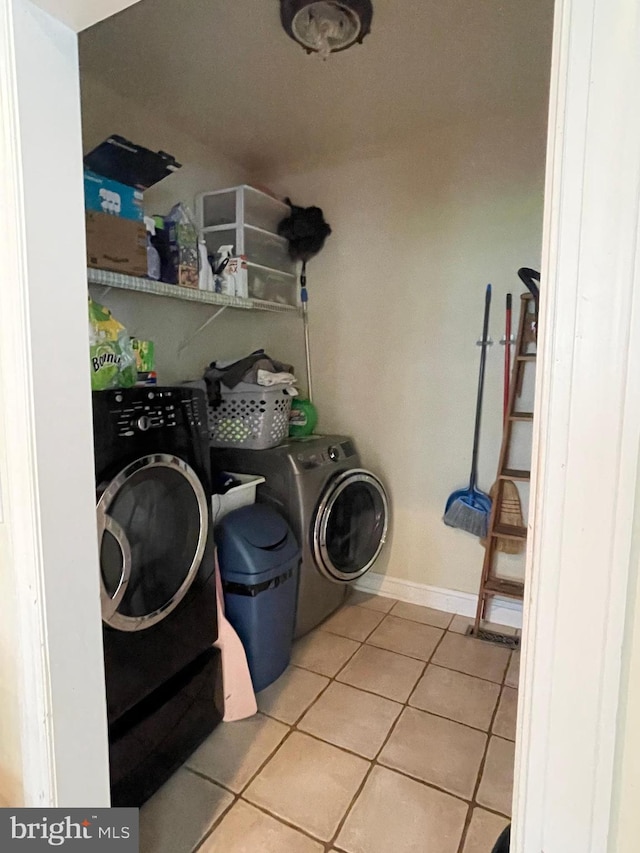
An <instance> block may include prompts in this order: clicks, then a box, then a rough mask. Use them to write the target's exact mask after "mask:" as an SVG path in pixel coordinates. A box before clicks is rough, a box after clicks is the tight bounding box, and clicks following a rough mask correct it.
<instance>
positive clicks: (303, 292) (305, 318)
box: [300, 261, 313, 403]
mask: <svg viewBox="0 0 640 853" xmlns="http://www.w3.org/2000/svg"><path fill="white" fill-rule="evenodd" d="M300 302H301V303H302V326H303V329H304V354H305V358H306V362H307V399H308V400H309V402H310V403H313V389H312V387H311V344H310V342H309V313H308V303H309V294H308V293H307V262H306V261H303V262H302V271H301V272H300Z"/></svg>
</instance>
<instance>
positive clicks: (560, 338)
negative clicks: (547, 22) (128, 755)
mask: <svg viewBox="0 0 640 853" xmlns="http://www.w3.org/2000/svg"><path fill="white" fill-rule="evenodd" d="M101 2H102V4H103V9H104V15H108V14H109V13H110V12H111V11H113V0H94V2H93V3H92V10H93V13H94V14H95V13H96V11H95V10H96V9H97V8H98V7H99V6H100V5H101ZM26 3H27V0H0V10H1V14H0V24H2V30H1V31H0V34H1V36H2V39H3V43H2V44H0V51H1V49H2V48H3V47H5V46H7V45H8V46H11V44H12V39H14V37H15V36H14V34H13V33H12V29H11V15H10V11H11V8H12V6H13V5H16V6H24V5H25V4H26ZM68 3H69V0H66V2H65V0H46V5H47V7H48V9H49V10H50V11H52V12H56V7H59V9H60V14H61V18H62V19H63V20H64V14H65V13H68ZM121 5H122V6H124V5H129V4H128V3H126V0H125V1H124V2H122V4H121ZM63 7H67V8H66V9H65V8H63ZM556 7H557V8H556V26H555V35H554V51H553V66H552V91H551V96H552V97H551V110H550V134H549V147H548V164H547V187H546V189H547V191H546V202H545V233H544V258H543V294H544V296H543V300H542V316H541V328H540V337H539V349H540V353H541V355H540V361H539V368H538V384H537V409H536V411H537V418H536V424H535V446H534V453H535V456H534V477H533V484H532V485H533V492H534V513H535V515H534V521H535V527H534V528H533V529H532V535H531V536H530V540H529V553H528V590H529V597H528V602H527V606H526V607H525V632H524V656H523V673H522V677H521V710H520V715H519V721H518V731H519V735H518V744H517V768H516V770H517V772H516V795H515V814H514V822H515V826H514V844H513V849H514V851H515V853H540V851H544V853H604V851H605V850H606V839H607V835H608V830H609V821H610V803H611V787H612V774H613V756H614V747H615V722H616V715H617V709H618V693H619V678H620V671H619V670H620V649H621V643H622V630H623V620H624V603H625V594H626V582H627V574H628V569H629V555H630V551H629V547H630V536H631V523H632V515H633V494H634V487H635V472H636V470H637V466H636V464H635V463H637V458H638V435H639V429H640V401H639V390H638V383H637V382H635V383H634V381H633V377H637V376H638V375H640V373H639V368H640V335H639V333H638V322H637V320H638V316H637V315H638V309H637V304H635V305H634V301H633V291H634V287H637V282H638V274H637V264H636V260H635V252H636V239H637V217H638V200H639V198H640V180H639V175H640V120H639V118H638V115H637V111H636V109H635V93H636V92H637V91H638V90H639V89H640V61H639V57H640V27H639V25H638V10H637V8H636V7H637V4H636V3H635V2H634V0H557V2H556ZM67 20H68V19H67ZM9 54H11V52H9ZM21 73H24V71H22V72H21V68H20V66H19V63H18V67H17V69H16V62H15V58H14V57H13V56H12V55H7V53H6V51H2V52H0V84H2V91H3V95H4V94H6V90H7V88H8V90H9V91H8V94H9V98H8V99H7V98H6V97H5V98H3V108H2V109H3V112H2V120H3V125H4V123H5V121H6V120H9V121H10V122H12V124H11V126H12V127H13V128H14V129H15V132H14V136H13V138H12V139H11V138H10V139H9V140H8V141H7V138H6V137H7V134H5V135H4V138H3V141H4V143H5V148H6V149H7V150H6V151H4V152H3V153H5V154H6V155H7V157H9V160H8V161H7V158H6V157H5V158H4V162H5V163H7V162H9V164H10V169H9V174H10V176H13V184H12V191H11V195H10V198H9V203H10V207H9V208H8V209H9V210H13V213H14V216H15V219H16V222H17V223H18V226H19V227H18V229H17V231H16V232H15V234H13V233H10V235H9V237H10V240H11V242H12V255H11V257H12V259H13V266H12V271H13V274H14V275H15V276H16V278H15V281H16V282H18V283H19V284H20V285H21V287H18V288H17V291H18V292H19V294H20V299H14V300H7V305H6V306H4V305H3V307H2V312H1V313H0V332H2V335H0V337H2V336H4V333H5V331H6V330H7V329H9V328H13V329H14V335H13V337H12V340H14V341H15V346H16V347H17V349H18V351H19V353H20V355H21V357H20V358H16V359H14V363H13V364H12V369H13V370H14V371H15V372H14V374H13V380H14V389H15V388H18V390H19V389H20V388H22V389H24V390H23V393H22V394H20V395H19V396H20V404H21V408H20V410H19V412H20V416H21V417H24V418H25V419H26V420H25V425H26V428H27V435H29V436H30V437H31V440H32V444H31V445H30V452H29V453H25V454H24V458H22V459H21V465H22V470H23V471H24V472H27V473H28V474H29V481H30V482H31V483H33V484H34V488H33V489H32V490H31V492H30V493H29V494H28V496H27V498H28V500H27V502H26V508H25V510H24V514H25V518H26V519H27V521H28V522H29V525H28V527H29V536H28V537H27V540H28V543H30V546H31V548H30V550H27V551H25V555H26V556H27V557H28V560H27V563H28V565H27V568H28V574H29V577H30V579H31V581H30V583H31V582H32V583H33V584H35V586H31V587H30V588H31V590H32V591H33V589H35V590H36V591H37V593H36V595H35V596H33V595H32V596H31V597H29V596H27V595H25V589H24V588H22V593H23V597H22V598H21V601H20V607H19V618H20V622H21V624H22V625H23V626H25V629H26V627H28V626H29V625H33V624H36V625H38V624H39V625H42V624H46V629H47V630H46V636H44V635H43V632H42V631H40V634H38V632H36V633H34V634H33V635H31V634H29V633H27V635H26V636H25V637H24V643H25V645H24V651H25V672H27V673H30V679H29V678H27V682H29V683H31V685H32V692H31V694H30V695H31V696H32V697H33V700H34V701H36V702H37V703H38V704H37V707H36V708H35V709H34V713H39V714H40V715H41V719H48V718H49V716H48V715H52V724H51V725H50V726H49V727H48V732H49V737H45V738H43V741H42V743H41V744H39V745H38V746H37V748H35V749H34V750H33V753H34V760H33V763H32V764H29V763H27V766H25V778H26V780H27V786H26V788H27V791H28V792H31V791H35V790H38V791H40V790H42V791H43V794H42V797H41V800H42V801H43V802H44V801H48V802H56V801H59V796H58V794H57V793H56V790H57V788H56V786H55V785H51V784H49V785H47V784H45V783H44V781H43V780H45V777H46V778H49V779H56V778H58V779H59V778H69V774H70V772H71V769H72V767H74V765H73V761H72V760H70V758H69V756H68V755H67V754H66V753H65V750H63V749H62V748H61V743H62V742H59V743H57V742H56V738H55V737H53V736H52V730H53V728H54V727H55V724H56V718H57V713H58V711H57V709H56V707H55V705H53V706H52V705H51V702H50V699H49V691H50V685H51V683H52V681H55V680H56V678H57V679H58V688H59V693H58V697H57V698H58V700H59V702H60V704H59V708H63V707H68V705H67V706H65V704H64V703H65V702H67V703H73V702H74V701H77V697H78V692H77V690H76V691H75V693H74V691H73V690H72V689H71V686H70V685H69V683H68V682H66V683H65V682H64V680H62V681H61V680H60V679H59V677H58V674H57V673H56V669H57V667H59V666H61V665H64V661H62V660H61V659H60V658H59V657H58V656H59V651H60V650H59V647H58V645H57V642H58V640H59V638H58V637H57V632H59V631H61V630H62V621H63V620H61V618H60V613H59V612H58V611H57V609H56V605H57V606H58V608H59V606H60V604H61V602H60V600H59V599H54V598H52V599H51V600H50V599H49V589H48V585H49V584H50V578H49V572H50V570H51V567H52V566H53V567H55V566H56V562H55V561H56V560H57V561H59V560H60V558H61V554H60V553H58V554H54V555H53V556H52V560H51V561H47V559H46V558H47V554H46V549H45V548H44V544H43V543H44V539H45V537H44V534H43V530H42V527H43V525H42V514H43V512H44V511H45V510H46V512H47V513H48V512H50V511H51V501H52V500H53V493H52V492H51V491H50V492H48V493H47V492H46V490H42V489H41V488H36V487H39V485H40V481H41V480H42V479H44V480H46V478H47V476H48V472H47V466H48V461H47V459H46V457H45V455H44V454H42V453H39V452H38V451H39V449H40V445H41V444H42V443H44V445H46V432H45V429H46V426H47V424H46V418H45V412H44V411H42V409H40V410H39V408H38V385H39V384H40V389H41V390H42V385H41V381H42V376H40V375H39V371H42V370H43V365H42V362H41V361H40V362H38V361H37V360H36V359H35V358H34V355H33V350H34V348H36V349H37V348H38V346H39V344H38V340H37V338H36V334H35V333H36V328H35V325H36V324H35V322H34V318H33V315H32V314H31V313H29V311H27V310H26V305H27V302H28V300H29V294H33V293H36V292H41V289H42V288H43V287H44V285H45V284H47V285H49V286H51V284H52V282H51V276H50V275H47V274H46V270H45V269H44V268H43V267H42V266H41V265H40V266H39V265H37V264H34V263H29V261H30V254H29V251H28V248H29V247H28V245H27V244H26V242H25V238H26V239H30V235H34V234H35V232H34V230H33V229H34V224H35V223H34V222H33V221H30V220H29V215H28V214H29V211H28V209H27V208H25V206H24V205H23V203H22V196H23V194H26V183H27V180H26V175H27V169H33V168H34V164H33V162H31V163H27V162H26V160H25V139H24V131H25V129H24V127H23V124H24V123H25V121H26V122H27V124H28V120H27V117H26V113H25V110H31V109H38V108H39V107H41V106H42V103H41V102H40V101H39V95H38V90H37V87H32V88H31V90H29V91H28V92H22V93H21V96H22V99H20V97H19V94H20V91H19V90H20V84H21V80H20V75H21ZM69 73H70V77H69V86H70V87H71V89H72V90H73V99H72V100H73V103H71V102H66V109H65V112H64V115H63V117H62V118H61V121H62V120H63V119H64V120H66V121H68V122H69V127H70V128H71V130H72V132H73V133H77V136H78V144H77V145H76V146H75V147H72V148H71V149H70V150H69V151H68V152H67V153H66V156H65V152H63V151H62V150H61V151H60V152H59V158H62V160H63V161H64V166H65V168H66V169H68V170H69V174H70V175H73V180H72V184H73V193H72V196H73V198H72V202H73V204H74V205H77V210H76V211H75V213H73V214H72V215H70V220H69V222H68V223H67V227H66V229H65V230H66V235H67V237H69V235H71V237H72V239H71V244H70V245H68V246H65V255H66V265H67V273H66V275H65V281H66V288H67V290H66V292H67V293H68V294H69V295H68V298H67V300H66V302H67V303H68V304H67V305H66V308H67V309H68V310H69V311H70V312H71V313H70V316H68V317H67V322H66V328H65V333H66V334H68V335H70V336H72V337H73V339H74V340H76V339H77V349H78V352H80V351H81V350H82V346H81V345H80V344H81V343H82V340H83V339H84V335H85V334H86V319H85V318H84V317H81V316H80V310H79V306H80V303H81V302H83V300H84V297H85V292H86V282H85V277H84V270H83V266H84V257H83V243H84V236H83V233H82V230H83V229H82V219H81V216H80V213H79V211H81V191H80V157H79V150H78V149H79V102H78V101H77V68H76V69H75V72H72V71H70V72H69ZM74 74H75V78H74V79H72V78H73V75H74ZM7 81H8V83H9V85H8V86H7ZM16 82H17V86H16ZM47 96H48V97H49V98H53V99H54V101H55V99H56V98H58V97H60V96H59V95H58V94H54V93H53V92H47ZM21 111H22V112H21ZM20 118H21V119H22V120H21V121H20V120H19V119H20ZM18 133H20V134H22V137H21V139H18ZM57 166H58V167H59V166H60V159H58V161H57ZM74 170H75V172H74ZM22 172H24V176H25V180H24V183H23V185H22V186H21V173H22ZM29 307H30V309H33V307H34V306H33V305H32V304H31V305H30V306H29ZM81 339H82V340H81ZM2 356H3V358H4V357H5V356H7V352H6V348H5V349H4V350H3V351H2ZM66 368H67V369H66V373H65V393H67V392H68V393H70V394H71V396H72V397H73V400H74V413H73V414H72V413H70V412H68V411H62V412H60V413H59V417H60V418H61V419H62V422H63V423H64V424H65V426H66V427H67V428H72V429H73V430H74V437H75V440H76V441H79V442H80V451H81V452H80V456H81V459H80V460H79V461H78V460H76V461H74V465H75V466H76V467H79V468H80V467H83V466H84V468H83V471H82V472H81V475H82V476H81V478H82V477H83V478H84V479H83V482H82V487H81V489H80V492H81V497H84V498H86V499H87V500H89V492H90V488H89V486H88V482H87V481H88V480H89V479H90V477H91V473H92V472H91V467H90V460H89V458H88V453H87V446H88V444H90V442H88V440H87V438H86V436H85V437H84V438H83V437H82V430H86V431H88V432H90V414H89V412H88V386H87V379H86V371H85V367H84V364H83V362H82V359H81V358H80V359H78V361H77V362H74V363H70V364H67V365H66ZM76 409H77V411H78V412H79V413H80V419H79V420H78V419H77V417H76ZM74 417H75V420H73V418H74ZM79 427H81V429H79ZM13 440H14V441H16V442H17V436H15V435H14V436H13ZM5 486H6V488H7V493H8V495H9V499H10V500H11V499H12V497H13V490H14V488H15V487H16V484H15V483H12V482H9V483H8V484H5ZM78 506H80V504H79V503H78ZM81 515H82V525H80V523H78V524H77V525H76V538H77V539H78V538H79V539H80V540H81V542H80V547H81V548H84V549H85V552H86V553H85V556H86V558H87V559H88V560H89V562H88V564H87V563H86V562H85V563H84V564H83V565H82V566H81V565H80V564H78V565H77V566H76V567H75V572H76V574H77V575H78V576H79V575H80V573H81V572H82V571H85V570H86V568H87V565H88V566H89V567H92V566H93V567H95V569H96V571H97V560H96V555H95V553H93V552H92V551H91V547H90V540H91V537H92V536H93V535H94V527H93V519H91V520H89V517H88V514H87V512H84V513H82V512H81ZM54 558H55V559H54ZM92 561H93V562H92ZM71 574H72V573H70V575H69V577H70V578H71ZM85 581H86V579H85ZM94 586H95V588H94ZM76 599H77V601H78V602H82V606H83V607H85V609H84V610H82V613H83V614H85V615H84V616H83V617H82V618H81V619H80V620H79V621H80V622H82V626H81V627H83V628H84V629H85V630H86V631H87V632H88V636H89V637H92V640H91V642H90V643H89V644H88V648H87V649H84V650H83V653H82V655H80V657H81V658H82V659H84V660H85V661H89V660H92V661H93V664H95V666H96V667H97V668H98V669H99V668H100V667H101V658H100V651H101V650H100V646H99V643H97V642H95V625H93V627H92V626H91V624H90V622H91V620H93V619H95V620H96V623H99V616H98V612H97V579H96V584H95V585H94V584H93V583H89V584H87V583H86V582H85V583H84V586H82V587H81V588H80V587H78V588H77V590H76ZM74 614H75V615H77V614H78V609H77V608H76V610H75V611H74ZM87 614H88V615H87ZM43 649H44V650H45V652H46V654H45V655H44V656H43V654H42V651H43ZM69 651H70V650H69V649H68V648H67V649H66V652H67V654H68V653H69ZM97 688H98V685H96V684H95V682H92V683H91V684H90V685H89V689H88V690H87V689H84V688H83V696H84V698H83V701H87V702H89V703H92V704H93V708H94V710H97V709H98V706H99V704H100V701H102V702H104V700H103V697H102V700H101V698H100V695H99V694H100V691H99V689H97ZM87 696H89V698H88V699H87ZM47 700H49V701H47ZM101 713H102V714H104V709H102V711H101ZM104 725H105V722H104V717H103V716H100V714H99V721H98V723H97V724H96V725H95V726H94V727H93V730H92V731H91V732H87V733H86V736H87V738H88V740H87V741H86V742H85V756H86V766H87V767H88V770H87V779H88V778H89V776H90V775H91V774H93V777H94V783H93V784H94V785H95V784H96V781H95V780H96V779H97V780H98V783H97V784H98V788H99V787H100V785H102V789H101V790H104V786H105V785H106V763H105V755H104V732H105V729H104ZM43 756H45V757H44V758H43ZM74 769H75V770H77V767H74ZM85 781H86V780H85ZM68 790H70V789H68ZM32 802H33V801H32ZM69 804H70V803H69ZM76 804H78V803H76ZM96 804H97V803H96Z"/></svg>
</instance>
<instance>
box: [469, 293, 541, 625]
mask: <svg viewBox="0 0 640 853" xmlns="http://www.w3.org/2000/svg"><path fill="white" fill-rule="evenodd" d="M537 326H538V315H537V313H536V305H535V301H534V299H533V296H532V295H531V294H530V293H523V294H522V295H521V297H520V320H519V323H518V336H517V338H516V348H515V360H514V364H513V371H512V377H511V387H510V391H509V403H508V407H507V415H506V418H505V423H504V431H503V436H502V447H501V448H500V459H499V462H498V478H497V481H496V494H495V497H494V500H493V504H492V506H491V515H490V517H489V526H488V530H487V538H486V546H485V554H484V562H483V565H482V577H481V579H480V591H479V593H478V608H477V610H476V620H475V623H474V626H473V630H472V633H473V635H474V636H476V637H477V636H479V630H480V628H481V623H482V621H483V620H484V619H485V617H486V610H487V604H488V602H489V599H490V598H492V597H493V596H496V595H498V596H504V597H506V598H516V599H520V600H522V598H523V597H524V583H522V582H521V581H516V580H511V579H506V578H500V577H498V576H497V575H496V574H495V558H496V552H497V545H498V540H499V539H514V540H517V541H523V542H524V541H525V540H526V538H527V528H526V526H523V527H519V526H515V525H511V524H501V523H500V516H501V510H502V501H503V498H504V483H505V482H506V481H507V480H512V481H514V482H521V483H524V482H529V480H530V479H531V471H526V470H521V469H517V468H509V467H508V464H509V453H510V450H511V440H512V437H513V425H514V424H515V423H518V422H524V423H531V422H533V412H523V411H520V410H518V408H517V401H518V400H519V398H520V396H521V394H522V385H523V381H524V372H525V368H526V366H527V365H528V364H534V365H535V360H536V356H535V353H531V352H529V351H528V350H529V348H530V347H531V346H532V345H535V343H536V337H537ZM505 346H508V343H507V342H505Z"/></svg>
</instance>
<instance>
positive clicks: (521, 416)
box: [509, 412, 533, 421]
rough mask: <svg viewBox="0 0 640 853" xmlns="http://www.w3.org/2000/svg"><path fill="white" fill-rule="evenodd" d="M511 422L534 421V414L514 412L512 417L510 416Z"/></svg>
mask: <svg viewBox="0 0 640 853" xmlns="http://www.w3.org/2000/svg"><path fill="white" fill-rule="evenodd" d="M509 420H510V421H532V420H533V412H514V413H513V414H512V415H509Z"/></svg>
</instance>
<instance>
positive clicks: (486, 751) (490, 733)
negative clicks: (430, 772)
mask: <svg viewBox="0 0 640 853" xmlns="http://www.w3.org/2000/svg"><path fill="white" fill-rule="evenodd" d="M514 654H515V652H514V651H513V650H512V651H511V654H510V655H509V658H508V660H507V665H506V667H505V670H504V673H503V675H502V683H501V685H500V693H499V694H498V701H497V702H496V706H495V708H494V709H493V714H492V715H491V722H490V724H489V729H488V731H487V742H486V744H485V748H484V755H483V756H482V761H481V762H480V767H479V768H478V776H477V779H476V784H475V787H474V789H473V794H472V797H471V803H470V806H469V813H468V815H467V822H466V823H465V827H464V830H463V832H462V838H461V839H460V846H459V847H458V853H464V847H465V844H466V841H467V835H468V834H469V827H470V826H471V819H472V817H473V812H474V810H475V809H476V808H484V806H482V805H481V804H480V803H479V802H478V800H477V797H478V792H479V790H480V785H481V784H482V776H483V775H484V769H485V765H486V763H487V755H488V754H489V745H490V743H491V738H492V737H494V735H493V726H494V724H495V721H496V717H497V716H498V711H499V709H500V703H501V702H502V694H503V693H504V688H505V679H506V677H507V673H508V671H509V667H510V665H511V661H512V659H513V655H514ZM505 817H506V815H505ZM508 820H509V821H510V820H511V818H510V817H509V818H508Z"/></svg>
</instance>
